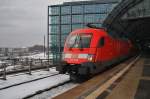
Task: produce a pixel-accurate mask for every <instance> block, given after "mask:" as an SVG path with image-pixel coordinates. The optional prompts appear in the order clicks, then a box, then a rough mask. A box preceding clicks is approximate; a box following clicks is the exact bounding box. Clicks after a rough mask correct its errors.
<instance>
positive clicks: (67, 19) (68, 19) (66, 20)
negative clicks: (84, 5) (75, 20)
mask: <svg viewBox="0 0 150 99" xmlns="http://www.w3.org/2000/svg"><path fill="white" fill-rule="evenodd" d="M70 23H71V16H69V15H66V16H61V24H70Z"/></svg>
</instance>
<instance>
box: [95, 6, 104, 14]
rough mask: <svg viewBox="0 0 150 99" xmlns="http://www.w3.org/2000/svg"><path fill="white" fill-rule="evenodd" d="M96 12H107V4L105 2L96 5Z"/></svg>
mask: <svg viewBox="0 0 150 99" xmlns="http://www.w3.org/2000/svg"><path fill="white" fill-rule="evenodd" d="M95 12H97V13H106V12H107V6H106V5H105V4H97V5H95Z"/></svg>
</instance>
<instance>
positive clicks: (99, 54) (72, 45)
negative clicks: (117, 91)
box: [56, 28, 133, 79]
mask: <svg viewBox="0 0 150 99" xmlns="http://www.w3.org/2000/svg"><path fill="white" fill-rule="evenodd" d="M132 49H133V46H132V43H131V42H130V41H129V40H128V39H121V38H119V39H118V38H114V37H112V36H110V35H109V34H108V33H107V32H106V30H105V29H94V28H85V29H77V30H75V31H73V32H71V33H70V35H69V36H68V37H67V40H66V43H65V46H64V52H63V62H62V63H61V65H60V66H58V67H56V70H58V71H59V72H60V73H66V72H67V73H69V74H70V78H71V79H75V78H79V77H82V76H85V77H86V76H87V75H88V76H89V75H94V74H97V73H99V72H101V71H103V70H104V69H105V68H107V67H110V66H111V65H112V64H115V63H118V62H120V61H122V60H124V59H126V58H128V57H129V56H130V55H131V50H132Z"/></svg>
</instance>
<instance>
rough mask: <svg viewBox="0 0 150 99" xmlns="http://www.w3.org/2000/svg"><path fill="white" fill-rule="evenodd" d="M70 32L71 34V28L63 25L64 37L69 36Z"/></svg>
mask: <svg viewBox="0 0 150 99" xmlns="http://www.w3.org/2000/svg"><path fill="white" fill-rule="evenodd" d="M70 32H71V26H70V25H61V33H62V35H64V34H69V33H70Z"/></svg>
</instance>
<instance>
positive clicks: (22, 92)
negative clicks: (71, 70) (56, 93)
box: [0, 74, 70, 99]
mask: <svg viewBox="0 0 150 99" xmlns="http://www.w3.org/2000/svg"><path fill="white" fill-rule="evenodd" d="M69 82H70V80H69V76H67V75H61V74H53V75H50V76H46V77H42V78H39V79H34V80H31V81H27V82H22V83H19V84H15V85H11V86H7V87H4V88H1V90H0V97H1V98H2V99H18V98H19V99H20V98H21V99H22V98H25V99H27V98H29V97H31V96H34V95H36V94H39V93H41V92H43V91H46V90H50V89H53V88H56V87H57V86H61V85H64V84H66V83H69Z"/></svg>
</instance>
